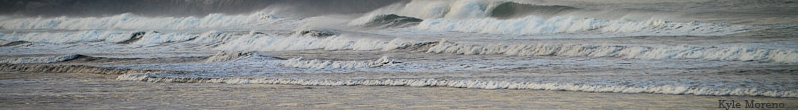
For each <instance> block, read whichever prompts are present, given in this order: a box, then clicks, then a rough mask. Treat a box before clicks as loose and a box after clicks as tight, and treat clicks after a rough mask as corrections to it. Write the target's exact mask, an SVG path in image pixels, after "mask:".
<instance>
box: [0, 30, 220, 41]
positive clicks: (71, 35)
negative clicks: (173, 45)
mask: <svg viewBox="0 0 798 110" xmlns="http://www.w3.org/2000/svg"><path fill="white" fill-rule="evenodd" d="M233 37H235V34H234V33H223V32H220V31H208V32H205V33H202V34H191V33H182V32H170V33H164V32H158V31H99V30H90V31H62V32H59V31H56V32H28V33H16V32H15V33H11V34H4V33H0V40H3V41H24V42H44V43H55V44H70V43H78V42H108V43H119V44H135V45H143V44H161V43H170V42H185V41H191V43H221V42H225V41H228V40H230V39H232V38H233Z"/></svg>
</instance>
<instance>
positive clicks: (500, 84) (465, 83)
mask: <svg viewBox="0 0 798 110" xmlns="http://www.w3.org/2000/svg"><path fill="white" fill-rule="evenodd" d="M116 79H117V80H125V81H146V82H180V83H230V84H291V85H309V86H355V85H365V86H441V87H457V88H477V89H536V90H567V91H585V92H616V93H658V94H693V95H740V96H769V97H798V91H796V90H786V91H777V90H758V89H750V88H710V87H691V86H679V85H651V86H642V87H635V86H603V85H577V84H558V83H533V82H508V81H481V80H445V79H349V80H334V79H318V80H314V79H288V78H199V77H197V78H181V77H169V76H162V75H159V74H148V73H140V74H124V75H120V76H118V77H117V78H116Z"/></svg>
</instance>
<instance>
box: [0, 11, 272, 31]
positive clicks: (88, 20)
mask: <svg viewBox="0 0 798 110" xmlns="http://www.w3.org/2000/svg"><path fill="white" fill-rule="evenodd" d="M278 20H280V18H279V17H277V16H276V15H273V14H269V13H255V14H249V15H224V14H209V15H207V16H204V17H143V16H137V15H134V14H130V13H125V14H119V15H115V16H109V17H84V18H80V17H56V18H4V19H0V28H2V29H64V30H87V29H154V30H177V29H207V28H221V27H230V26H242V25H256V24H268V23H273V22H276V21H278Z"/></svg>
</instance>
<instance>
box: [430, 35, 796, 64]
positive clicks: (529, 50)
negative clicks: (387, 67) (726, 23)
mask: <svg viewBox="0 0 798 110" xmlns="http://www.w3.org/2000/svg"><path fill="white" fill-rule="evenodd" d="M427 52H429V53H453V54H465V55H486V54H503V55H517V56H570V57H619V58H634V59H702V60H730V61H774V62H784V63H798V51H796V50H794V49H765V48H751V47H716V46H689V45H683V46H623V45H587V44H517V43H506V44H505V43H493V44H487V45H479V44H458V43H453V42H447V41H445V40H442V41H440V42H439V43H438V44H437V45H435V46H433V47H431V48H429V50H427Z"/></svg>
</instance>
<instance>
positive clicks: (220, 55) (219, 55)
mask: <svg viewBox="0 0 798 110" xmlns="http://www.w3.org/2000/svg"><path fill="white" fill-rule="evenodd" d="M252 57H266V59H282V58H277V57H268V56H263V55H260V54H258V53H256V52H228V51H220V52H216V54H213V55H212V56H211V57H208V58H207V59H205V62H223V61H232V60H238V59H242V58H252Z"/></svg>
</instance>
